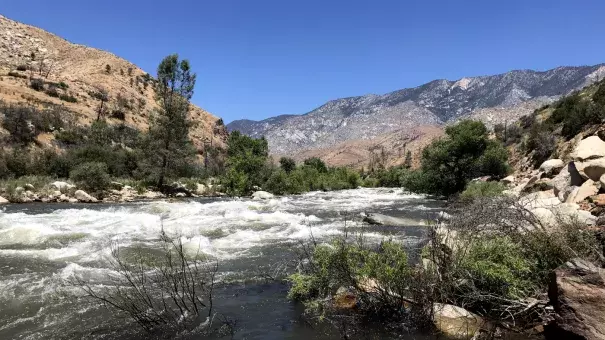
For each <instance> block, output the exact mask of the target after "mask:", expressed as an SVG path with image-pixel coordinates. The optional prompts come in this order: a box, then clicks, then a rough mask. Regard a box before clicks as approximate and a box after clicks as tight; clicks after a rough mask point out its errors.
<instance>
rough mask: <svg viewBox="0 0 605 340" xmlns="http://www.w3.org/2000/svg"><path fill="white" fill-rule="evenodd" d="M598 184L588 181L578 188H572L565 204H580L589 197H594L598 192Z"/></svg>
mask: <svg viewBox="0 0 605 340" xmlns="http://www.w3.org/2000/svg"><path fill="white" fill-rule="evenodd" d="M599 188H600V184H598V182H597V183H595V182H594V181H593V180H591V179H589V180H587V181H586V182H584V183H583V184H582V185H581V186H579V187H574V188H573V190H572V191H571V193H570V194H569V196H568V197H567V199H566V200H565V202H566V203H580V202H582V201H583V200H585V199H587V198H588V197H590V196H593V195H596V194H597V193H598V192H599Z"/></svg>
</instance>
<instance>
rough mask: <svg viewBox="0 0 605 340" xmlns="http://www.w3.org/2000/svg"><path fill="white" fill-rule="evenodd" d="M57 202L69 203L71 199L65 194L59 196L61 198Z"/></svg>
mask: <svg viewBox="0 0 605 340" xmlns="http://www.w3.org/2000/svg"><path fill="white" fill-rule="evenodd" d="M57 201H59V202H69V197H67V195H65V194H61V195H60V196H59V198H58V199H57Z"/></svg>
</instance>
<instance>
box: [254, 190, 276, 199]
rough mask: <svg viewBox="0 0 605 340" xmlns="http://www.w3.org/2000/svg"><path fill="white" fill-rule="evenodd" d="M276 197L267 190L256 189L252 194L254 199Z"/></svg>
mask: <svg viewBox="0 0 605 340" xmlns="http://www.w3.org/2000/svg"><path fill="white" fill-rule="evenodd" d="M273 197H275V196H274V195H273V194H272V193H270V192H266V191H255V192H254V193H253V194H252V199H254V200H267V199H271V198H273Z"/></svg>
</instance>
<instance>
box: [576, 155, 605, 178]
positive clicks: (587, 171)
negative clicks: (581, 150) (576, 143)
mask: <svg viewBox="0 0 605 340" xmlns="http://www.w3.org/2000/svg"><path fill="white" fill-rule="evenodd" d="M575 165H576V169H578V173H579V174H580V176H582V178H584V179H591V180H593V181H597V182H598V181H599V179H600V178H601V176H603V175H604V174H605V158H596V159H589V160H587V161H585V162H575Z"/></svg>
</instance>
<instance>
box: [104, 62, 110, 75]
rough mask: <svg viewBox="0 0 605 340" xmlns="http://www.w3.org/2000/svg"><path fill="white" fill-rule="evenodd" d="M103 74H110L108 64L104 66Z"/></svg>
mask: <svg viewBox="0 0 605 340" xmlns="http://www.w3.org/2000/svg"><path fill="white" fill-rule="evenodd" d="M105 73H107V74H110V73H111V66H110V65H109V64H107V65H105Z"/></svg>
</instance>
